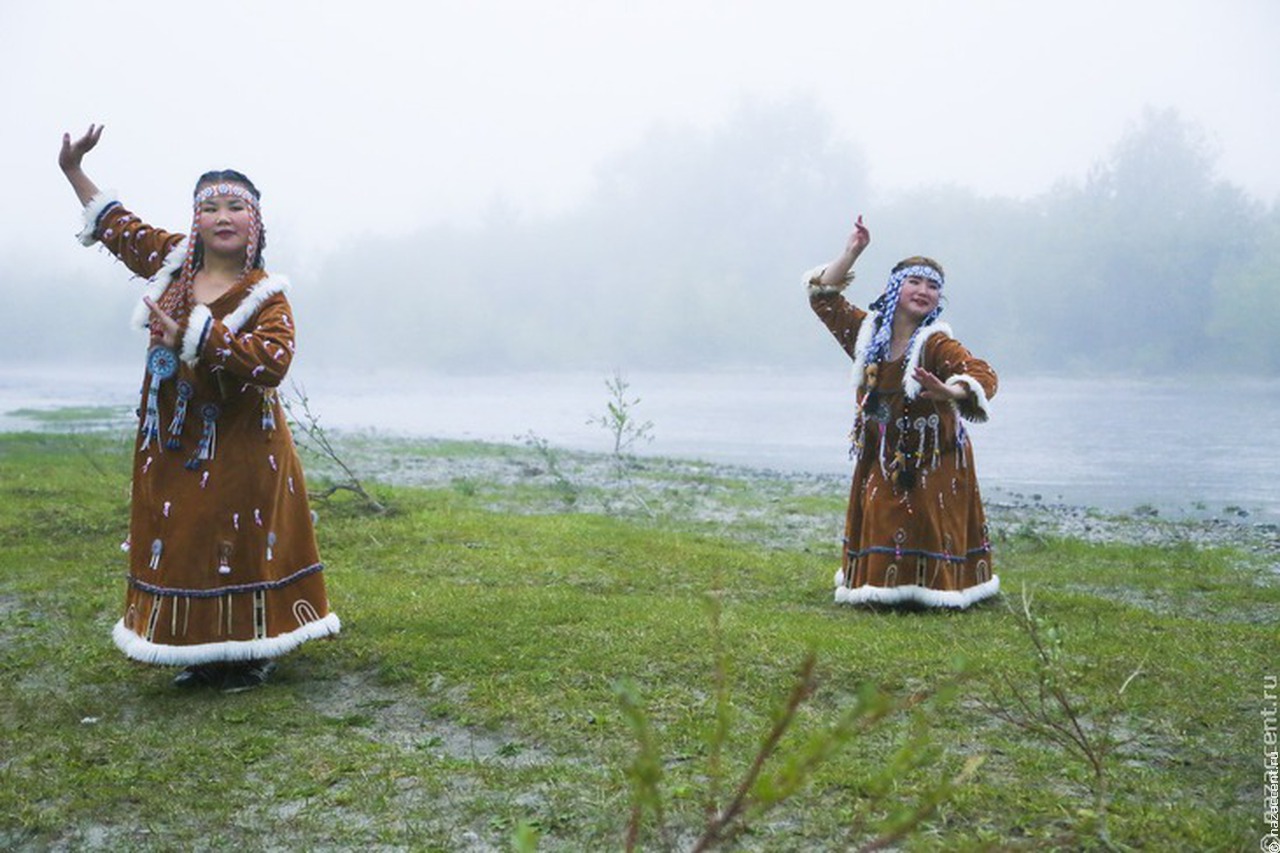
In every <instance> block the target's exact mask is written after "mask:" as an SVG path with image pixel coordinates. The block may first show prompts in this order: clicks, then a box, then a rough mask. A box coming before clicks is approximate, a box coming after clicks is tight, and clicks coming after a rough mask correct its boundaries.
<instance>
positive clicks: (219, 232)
mask: <svg viewBox="0 0 1280 853" xmlns="http://www.w3.org/2000/svg"><path fill="white" fill-rule="evenodd" d="M253 227H254V217H253V212H252V209H251V208H250V206H249V202H247V201H246V200H245V199H243V198H240V197H239V196H236V195H215V196H211V197H209V198H207V199H205V200H203V201H201V202H200V206H199V208H198V209H197V210H196V233H197V234H199V235H200V241H201V242H202V243H203V244H204V250H205V251H206V252H208V253H210V254H214V255H222V256H224V257H234V256H239V257H244V254H245V251H246V250H247V249H248V246H249V238H250V237H251V236H252V235H253Z"/></svg>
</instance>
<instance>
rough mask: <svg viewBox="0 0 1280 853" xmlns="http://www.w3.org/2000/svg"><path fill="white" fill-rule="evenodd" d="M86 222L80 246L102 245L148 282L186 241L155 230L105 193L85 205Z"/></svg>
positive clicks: (178, 235)
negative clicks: (179, 244)
mask: <svg viewBox="0 0 1280 853" xmlns="http://www.w3.org/2000/svg"><path fill="white" fill-rule="evenodd" d="M84 219H85V227H84V230H83V231H81V232H80V242H81V243H83V244H84V245H86V246H92V245H93V244H94V243H101V244H102V245H103V246H105V247H106V248H107V251H109V252H111V254H113V255H115V256H116V257H117V258H118V259H119V260H120V261H121V262H122V263H123V264H124V265H125V266H127V267H128V268H129V270H130V271H131V272H133V273H134V274H135V275H139V276H141V277H143V278H148V279H149V278H152V277H154V276H155V274H156V273H158V272H160V270H161V269H162V268H163V267H164V265H165V260H166V259H167V257H168V255H169V252H170V251H171V250H172V249H173V247H174V246H176V245H177V244H178V243H179V242H180V241H181V240H182V238H183V235H181V234H171V233H169V232H168V231H165V230H163V229H160V228H152V227H151V226H150V225H148V224H146V223H145V222H143V221H142V220H141V219H139V218H138V217H136V216H134V215H133V214H132V213H130V212H129V211H128V210H126V209H125V208H124V206H123V205H121V204H120V203H119V202H118V201H116V200H115V199H114V198H113V197H111V196H110V195H108V194H106V193H99V194H98V195H97V196H95V197H94V198H92V199H91V200H90V201H89V203H88V204H87V205H85V208H84Z"/></svg>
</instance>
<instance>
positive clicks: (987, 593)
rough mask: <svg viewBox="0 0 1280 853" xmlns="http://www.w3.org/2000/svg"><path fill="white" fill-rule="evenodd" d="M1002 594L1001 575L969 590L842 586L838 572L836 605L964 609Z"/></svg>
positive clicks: (923, 587) (910, 586)
mask: <svg viewBox="0 0 1280 853" xmlns="http://www.w3.org/2000/svg"><path fill="white" fill-rule="evenodd" d="M999 592H1000V576H999V575H992V577H991V580H989V581H984V582H983V583H980V584H977V585H976V586H971V587H969V588H968V589H930V588H929V587H927V586H919V585H916V584H903V585H902V586H872V585H871V584H866V585H864V586H859V587H847V586H841V585H840V572H837V573H836V596H835V600H836V603H837V604H923V605H924V606H926V607H954V608H957V609H959V610H963V609H965V608H966V607H968V606H969V605H971V604H976V603H977V602H979V601H983V600H985V599H988V598H991V597H992V596H994V595H996V594H997V593H999Z"/></svg>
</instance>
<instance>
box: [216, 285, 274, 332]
mask: <svg viewBox="0 0 1280 853" xmlns="http://www.w3.org/2000/svg"><path fill="white" fill-rule="evenodd" d="M288 292H289V279H287V278H285V277H284V276H282V275H269V276H267V277H266V278H264V279H263V280H262V281H260V282H258V283H257V284H255V285H254V286H253V287H251V288H249V292H248V293H246V294H245V297H244V299H242V300H240V304H239V305H237V306H236V308H235V310H234V311H232V312H231V313H230V314H228V315H227V316H225V317H223V318H222V325H224V326H226V327H227V330H228V331H230V332H231V334H233V335H234V334H235V333H236V332H238V331H240V327H241V326H243V325H244V324H245V323H247V322H248V321H249V318H250V317H252V316H253V315H254V314H256V313H258V309H259V308H261V307H262V304H263V303H264V302H266V301H267V300H268V299H270V298H271V297H272V296H275V295H276V294H277V293H288Z"/></svg>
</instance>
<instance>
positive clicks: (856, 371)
mask: <svg viewBox="0 0 1280 853" xmlns="http://www.w3.org/2000/svg"><path fill="white" fill-rule="evenodd" d="M879 316H880V312H879V311H868V312H867V316H865V317H863V318H862V325H861V326H859V327H858V337H857V338H855V339H854V341H853V387H854V389H855V390H856V389H857V388H860V387H861V386H862V374H863V372H864V371H865V370H866V369H867V350H869V349H871V339H872V338H873V337H875V334H876V318H877V317H879Z"/></svg>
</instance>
